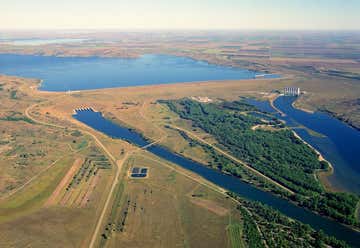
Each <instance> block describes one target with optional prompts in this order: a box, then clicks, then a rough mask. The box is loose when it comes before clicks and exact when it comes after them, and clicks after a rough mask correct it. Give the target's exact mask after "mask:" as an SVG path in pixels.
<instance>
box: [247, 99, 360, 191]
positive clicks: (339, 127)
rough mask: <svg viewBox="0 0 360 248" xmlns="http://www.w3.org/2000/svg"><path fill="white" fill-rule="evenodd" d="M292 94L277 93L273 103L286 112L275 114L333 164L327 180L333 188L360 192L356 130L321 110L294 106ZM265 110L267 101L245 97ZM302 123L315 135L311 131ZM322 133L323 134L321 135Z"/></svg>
mask: <svg viewBox="0 0 360 248" xmlns="http://www.w3.org/2000/svg"><path fill="white" fill-rule="evenodd" d="M295 100H296V98H295V97H285V96H282V97H279V98H277V99H276V100H275V102H274V105H275V107H276V108H278V109H279V110H281V111H282V112H283V113H285V114H286V116H280V115H277V117H278V118H280V119H282V120H284V121H286V124H287V125H288V126H291V127H293V128H294V130H295V131H296V133H297V134H298V135H299V136H300V137H301V138H303V139H304V140H305V141H306V142H308V143H309V144H310V145H312V146H313V147H314V148H315V149H317V150H318V151H319V152H320V153H321V154H322V155H323V156H324V157H325V159H327V160H328V161H329V162H331V164H332V165H333V167H334V174H333V175H331V176H330V177H329V180H330V182H331V184H332V185H333V186H335V187H336V188H339V189H342V190H347V191H351V192H354V193H357V194H360V159H359V154H360V132H359V131H358V130H356V129H354V128H352V127H350V126H349V125H347V124H346V123H344V122H342V121H339V120H338V119H336V118H334V117H332V116H330V115H328V114H325V113H321V112H315V113H313V114H311V113H307V112H304V111H301V110H299V109H295V108H294V107H293V106H292V103H293V102H294V101H295ZM248 102H249V103H251V104H253V105H255V106H257V107H258V108H259V109H261V110H263V111H266V112H274V110H273V109H272V107H271V106H270V104H269V102H262V101H256V100H253V99H249V100H248ZM298 126H305V127H306V128H308V129H311V130H313V131H315V132H317V133H319V134H321V136H319V135H311V134H310V133H309V132H308V131H307V130H306V129H304V128H296V127H298ZM322 136H323V137H322Z"/></svg>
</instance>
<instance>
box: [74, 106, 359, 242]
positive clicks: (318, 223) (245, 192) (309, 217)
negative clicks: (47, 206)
mask: <svg viewBox="0 0 360 248" xmlns="http://www.w3.org/2000/svg"><path fill="white" fill-rule="evenodd" d="M74 118H76V119H77V120H79V121H81V122H83V123H85V124H87V125H88V126H90V127H92V128H94V129H96V130H98V131H100V132H102V133H104V134H106V135H108V136H110V137H113V138H119V139H125V140H127V141H129V142H131V143H133V144H135V145H138V146H145V145H147V144H149V143H150V142H149V141H147V140H146V139H144V138H143V137H142V136H141V135H140V134H138V133H136V132H134V131H131V130H129V129H127V128H124V127H122V126H119V125H117V124H114V123H113V122H111V121H110V120H107V119H105V118H104V117H103V116H102V114H101V113H99V112H93V111H92V110H86V111H77V113H76V114H75V115H74ZM147 150H148V151H149V152H151V153H153V154H155V155H157V156H159V157H161V158H163V159H165V160H168V161H170V162H172V163H175V164H177V165H179V166H181V167H183V168H185V169H187V170H190V171H192V172H195V173H196V174H198V175H200V176H202V177H203V178H205V179H207V180H208V181H210V182H212V183H214V184H217V185H219V186H220V187H223V188H225V189H227V190H229V191H232V192H235V193H237V194H239V195H240V196H241V197H244V198H247V199H249V200H255V201H259V202H261V203H264V204H267V205H269V206H271V207H273V208H275V209H277V210H279V211H280V212H282V213H283V214H285V215H287V216H289V217H291V218H293V219H297V220H299V221H301V222H303V223H305V224H309V225H311V226H312V227H313V228H314V229H317V230H319V229H322V230H324V231H325V232H326V233H327V234H329V235H333V236H335V237H337V238H338V239H340V240H345V241H346V242H348V243H349V244H351V245H352V246H354V247H360V233H358V232H355V231H353V230H351V229H349V228H347V227H345V226H343V225H341V224H339V223H337V222H335V221H332V220H329V219H327V218H325V217H321V216H319V215H316V214H314V213H312V212H310V211H308V210H306V209H303V208H300V207H298V206H296V205H294V204H292V203H290V202H288V201H286V200H284V199H281V198H278V197H276V196H274V195H272V194H271V193H268V192H264V191H261V190H259V189H257V188H255V187H253V186H251V185H250V184H247V183H244V182H242V181H240V180H239V179H238V178H236V177H233V176H229V175H225V174H222V173H221V172H219V171H216V170H214V169H211V168H209V167H206V166H204V165H201V164H199V163H197V162H194V161H192V160H190V159H187V158H185V157H183V156H181V155H178V154H176V153H173V152H171V151H169V150H167V149H165V148H164V147H161V146H159V145H153V146H150V147H148V148H147Z"/></svg>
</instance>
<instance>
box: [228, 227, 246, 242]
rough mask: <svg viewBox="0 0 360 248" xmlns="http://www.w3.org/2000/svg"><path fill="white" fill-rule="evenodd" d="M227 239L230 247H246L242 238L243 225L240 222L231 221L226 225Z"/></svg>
mask: <svg viewBox="0 0 360 248" xmlns="http://www.w3.org/2000/svg"><path fill="white" fill-rule="evenodd" d="M228 233H229V239H230V243H231V247H232V248H243V247H246V246H245V244H244V240H243V237H242V236H243V227H242V225H241V224H240V223H233V224H231V225H229V226H228Z"/></svg>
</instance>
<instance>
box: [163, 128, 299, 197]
mask: <svg viewBox="0 0 360 248" xmlns="http://www.w3.org/2000/svg"><path fill="white" fill-rule="evenodd" d="M168 126H170V127H172V128H175V129H177V130H180V131H183V132H185V133H186V134H188V135H189V136H191V137H193V138H195V139H197V140H198V141H200V142H202V143H204V144H206V145H208V146H210V147H212V148H214V149H215V150H216V151H218V152H219V153H221V154H223V155H224V156H226V157H228V158H229V159H231V160H232V161H234V162H236V163H238V164H241V165H243V166H244V167H246V168H247V169H249V170H250V171H252V172H253V173H255V174H256V175H258V176H261V177H262V178H264V179H266V180H267V181H269V182H271V183H272V184H275V185H276V186H278V187H280V188H282V189H283V190H286V191H287V192H289V193H291V194H295V193H294V192H293V191H292V190H290V189H288V188H287V187H285V186H284V185H282V184H280V183H278V182H276V181H274V180H273V179H271V178H270V177H268V176H266V175H264V174H262V173H261V172H259V171H258V170H256V169H254V168H252V167H251V166H249V165H247V164H246V163H245V162H243V161H241V160H239V159H237V158H235V157H234V156H232V155H230V154H229V153H227V152H225V151H223V150H222V149H220V148H218V147H216V146H214V145H213V144H210V143H209V142H207V141H206V140H203V139H202V138H200V137H199V136H197V135H196V134H194V133H193V132H190V131H188V130H186V129H184V128H181V127H177V126H174V125H170V124H168Z"/></svg>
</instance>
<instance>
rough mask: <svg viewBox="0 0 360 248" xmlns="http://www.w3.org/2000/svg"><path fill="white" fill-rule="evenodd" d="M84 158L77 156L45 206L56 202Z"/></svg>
mask: <svg viewBox="0 0 360 248" xmlns="http://www.w3.org/2000/svg"><path fill="white" fill-rule="evenodd" d="M83 162H84V159H83V158H77V159H76V160H75V161H74V163H73V165H72V166H71V168H70V170H69V171H68V172H67V173H66V175H65V176H64V177H63V179H62V180H61V182H60V183H59V185H58V186H57V187H56V189H55V191H54V192H53V193H52V194H51V196H50V197H49V199H48V200H47V201H46V203H45V207H48V206H52V205H54V204H56V199H57V198H58V196H59V195H60V193H61V191H62V189H63V188H64V187H66V185H68V184H69V183H70V181H71V179H72V178H73V176H74V175H75V173H76V171H77V170H78V169H79V168H80V166H81V165H82V164H83Z"/></svg>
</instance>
